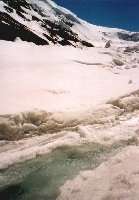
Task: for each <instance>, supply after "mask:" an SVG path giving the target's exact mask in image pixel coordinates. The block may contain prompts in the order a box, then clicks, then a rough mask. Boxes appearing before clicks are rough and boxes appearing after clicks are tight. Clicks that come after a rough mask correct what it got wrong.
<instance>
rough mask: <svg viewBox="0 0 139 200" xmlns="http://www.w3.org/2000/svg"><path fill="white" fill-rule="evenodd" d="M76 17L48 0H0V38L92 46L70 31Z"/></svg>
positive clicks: (77, 21)
mask: <svg viewBox="0 0 139 200" xmlns="http://www.w3.org/2000/svg"><path fill="white" fill-rule="evenodd" d="M75 23H78V24H80V23H81V22H80V20H78V18H76V16H74V15H73V14H72V13H70V12H69V11H67V10H66V9H64V8H60V7H58V6H57V5H56V4H54V3H53V2H52V1H35V0H31V1H30V0H19V1H12V0H3V1H1V2H0V39H3V40H9V41H14V40H15V39H16V38H17V37H19V38H21V39H22V40H24V41H28V42H34V43H35V44H38V45H48V44H50V43H53V44H56V43H58V44H61V45H63V46H64V45H73V46H78V45H84V46H89V47H92V46H93V45H92V44H91V43H89V42H87V41H84V40H82V39H81V38H80V36H79V35H78V34H77V33H76V32H74V31H73V30H72V27H73V25H74V24H75Z"/></svg>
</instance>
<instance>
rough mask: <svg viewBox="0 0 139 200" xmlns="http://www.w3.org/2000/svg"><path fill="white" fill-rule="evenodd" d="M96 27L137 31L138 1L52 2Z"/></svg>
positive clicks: (60, 0)
mask: <svg viewBox="0 0 139 200" xmlns="http://www.w3.org/2000/svg"><path fill="white" fill-rule="evenodd" d="M54 1H55V2H56V3H57V4H59V5H61V6H63V7H66V8H68V9H69V10H71V11H73V12H74V13H75V14H77V15H78V16H79V17H81V18H82V19H85V20H86V21H88V22H91V23H92V24H96V25H102V26H107V27H116V28H122V29H126V30H131V31H139V0H54Z"/></svg>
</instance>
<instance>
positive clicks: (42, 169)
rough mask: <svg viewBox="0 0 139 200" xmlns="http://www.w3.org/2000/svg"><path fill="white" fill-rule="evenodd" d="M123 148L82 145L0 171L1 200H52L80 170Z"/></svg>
mask: <svg viewBox="0 0 139 200" xmlns="http://www.w3.org/2000/svg"><path fill="white" fill-rule="evenodd" d="M125 145H127V144H125V143H123V142H121V143H120V142H119V143H117V144H114V145H110V146H104V145H100V144H95V143H91V144H84V145H81V146H76V147H75V146H73V147H67V146H63V147H59V148H57V149H56V150H54V151H53V152H51V153H50V154H49V155H45V156H41V157H37V158H36V159H32V160H30V161H27V162H25V163H20V164H16V165H15V166H12V167H10V168H9V169H6V170H1V171H0V199H1V200H56V198H57V196H58V194H59V188H60V186H62V185H63V184H64V182H65V181H66V180H68V179H72V178H73V177H74V176H75V175H77V174H78V173H79V171H80V170H86V169H93V168H95V167H97V166H98V165H99V164H101V163H102V162H103V161H104V160H106V159H107V158H108V157H110V156H111V155H114V154H115V153H116V152H118V151H119V149H121V148H122V147H123V146H125Z"/></svg>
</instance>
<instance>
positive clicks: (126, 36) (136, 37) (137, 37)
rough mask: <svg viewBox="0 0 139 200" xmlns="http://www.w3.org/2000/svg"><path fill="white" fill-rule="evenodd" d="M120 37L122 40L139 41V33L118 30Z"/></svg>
mask: <svg viewBox="0 0 139 200" xmlns="http://www.w3.org/2000/svg"><path fill="white" fill-rule="evenodd" d="M117 34H118V37H119V38H120V39H122V40H126V41H133V42H138V41H139V33H122V32H118V33H117Z"/></svg>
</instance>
